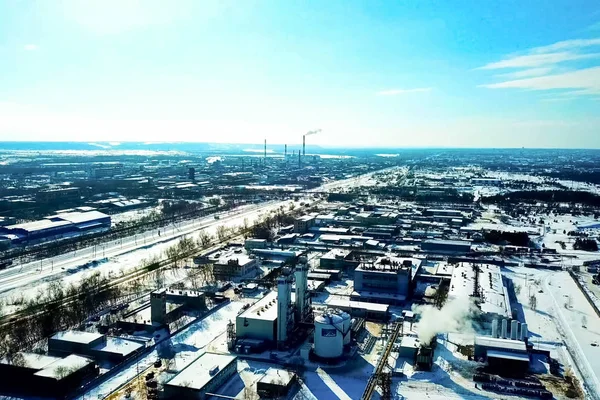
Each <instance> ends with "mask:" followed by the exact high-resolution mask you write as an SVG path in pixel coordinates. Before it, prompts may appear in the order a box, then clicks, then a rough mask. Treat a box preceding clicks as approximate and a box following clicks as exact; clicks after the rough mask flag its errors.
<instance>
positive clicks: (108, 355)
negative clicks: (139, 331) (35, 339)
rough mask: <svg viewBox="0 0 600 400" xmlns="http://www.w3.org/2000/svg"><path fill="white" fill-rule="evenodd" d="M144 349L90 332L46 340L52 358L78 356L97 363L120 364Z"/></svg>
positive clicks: (65, 332) (135, 343) (133, 342)
mask: <svg viewBox="0 0 600 400" xmlns="http://www.w3.org/2000/svg"><path fill="white" fill-rule="evenodd" d="M143 349H144V345H142V344H141V343H138V342H135V341H133V340H127V339H122V338H119V337H110V336H105V335H101V334H99V333H92V332H80V331H64V332H58V333H56V334H55V335H54V336H52V337H51V338H50V339H48V353H49V354H50V355H53V356H67V355H71V354H80V355H84V356H87V357H92V358H94V359H95V360H97V361H110V362H115V363H118V362H121V361H123V360H125V359H127V358H130V357H133V356H134V355H136V354H138V353H139V352H141V351H142V350H143Z"/></svg>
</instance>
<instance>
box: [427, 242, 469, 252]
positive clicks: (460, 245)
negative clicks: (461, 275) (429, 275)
mask: <svg viewBox="0 0 600 400" xmlns="http://www.w3.org/2000/svg"><path fill="white" fill-rule="evenodd" d="M421 250H422V251H424V252H430V253H440V254H466V253H469V252H470V251H471V242H467V241H462V240H424V241H423V242H421Z"/></svg>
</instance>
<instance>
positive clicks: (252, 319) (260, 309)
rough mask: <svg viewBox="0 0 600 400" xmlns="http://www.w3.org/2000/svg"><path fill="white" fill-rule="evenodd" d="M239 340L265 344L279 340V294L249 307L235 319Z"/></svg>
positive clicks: (269, 295)
mask: <svg viewBox="0 0 600 400" xmlns="http://www.w3.org/2000/svg"><path fill="white" fill-rule="evenodd" d="M235 331H236V337H237V338H247V339H258V340H264V341H265V342H273V343H274V342H275V341H276V340H277V292H275V291H273V292H269V293H268V294H267V295H266V296H265V297H263V298H262V299H260V300H259V301H257V302H256V303H254V304H253V305H251V306H250V307H248V309H246V310H245V311H244V312H242V313H241V314H239V315H238V316H237V317H236V319H235Z"/></svg>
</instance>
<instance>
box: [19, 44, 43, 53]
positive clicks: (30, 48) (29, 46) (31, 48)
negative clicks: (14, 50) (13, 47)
mask: <svg viewBox="0 0 600 400" xmlns="http://www.w3.org/2000/svg"><path fill="white" fill-rule="evenodd" d="M39 48H40V47H39V46H38V45H37V44H26V45H25V46H23V49H24V50H27V51H36V50H38V49H39Z"/></svg>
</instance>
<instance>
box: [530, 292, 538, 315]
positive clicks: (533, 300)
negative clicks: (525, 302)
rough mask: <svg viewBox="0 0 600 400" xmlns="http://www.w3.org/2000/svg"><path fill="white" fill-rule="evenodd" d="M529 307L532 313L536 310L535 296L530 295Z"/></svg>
mask: <svg viewBox="0 0 600 400" xmlns="http://www.w3.org/2000/svg"><path fill="white" fill-rule="evenodd" d="M529 307H530V308H531V309H532V310H533V311H535V310H537V297H536V296H535V294H532V295H531V297H530V298H529Z"/></svg>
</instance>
